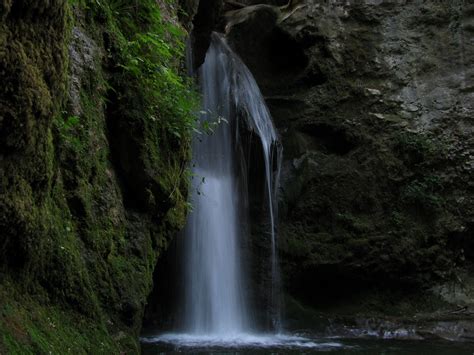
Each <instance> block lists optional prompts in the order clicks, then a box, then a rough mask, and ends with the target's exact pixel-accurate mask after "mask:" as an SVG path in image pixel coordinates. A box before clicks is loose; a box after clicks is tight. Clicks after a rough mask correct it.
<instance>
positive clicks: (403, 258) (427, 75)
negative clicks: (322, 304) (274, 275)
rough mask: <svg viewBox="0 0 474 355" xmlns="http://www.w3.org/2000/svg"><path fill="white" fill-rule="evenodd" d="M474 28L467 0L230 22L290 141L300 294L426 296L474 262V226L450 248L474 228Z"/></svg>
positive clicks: (270, 10) (328, 7) (305, 5)
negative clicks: (409, 292) (394, 290)
mask: <svg viewBox="0 0 474 355" xmlns="http://www.w3.org/2000/svg"><path fill="white" fill-rule="evenodd" d="M252 4H253V2H252ZM278 5H281V4H278ZM472 19H473V15H472V9H471V7H469V5H467V4H465V2H462V1H453V2H449V3H447V2H444V3H439V2H437V3H428V2H425V3H423V4H421V5H420V4H414V3H413V4H412V3H405V2H403V4H402V3H394V2H386V1H364V2H323V1H309V0H307V1H302V2H298V4H297V6H293V7H292V8H291V9H288V8H285V7H277V6H271V4H270V5H269V3H268V2H267V3H266V5H256V6H248V7H246V8H243V9H238V10H234V11H232V12H229V13H228V14H227V20H228V22H227V23H228V26H227V38H228V40H229V42H230V44H231V45H232V46H233V48H234V49H235V50H236V51H237V52H238V53H239V55H240V56H241V57H242V59H243V60H244V61H245V62H246V64H247V65H248V66H249V67H250V69H251V71H252V72H253V73H254V75H255V77H256V78H257V81H258V82H259V85H260V86H261V88H262V90H263V92H264V94H265V95H266V96H267V102H268V105H269V107H270V109H271V111H272V114H273V116H274V119H275V122H276V124H277V126H278V129H279V131H280V134H281V138H282V142H283V145H284V155H285V157H284V158H285V162H284V171H283V181H282V192H281V211H282V213H281V216H280V217H281V222H280V224H281V227H280V251H281V256H282V261H283V274H284V277H285V281H286V285H287V287H288V288H289V290H290V291H291V292H292V293H293V294H295V295H298V296H300V297H302V298H305V299H306V300H307V301H308V302H312V303H317V302H318V301H319V300H320V298H319V296H318V294H320V290H324V292H325V293H327V294H330V295H336V294H337V295H346V297H348V298H350V297H351V296H350V295H351V294H352V293H353V292H357V291H358V290H360V291H361V292H363V289H364V287H366V286H367V285H368V284H370V285H374V286H377V287H382V288H383V287H384V285H391V286H393V285H405V286H406V285H409V286H407V287H410V288H414V289H416V290H423V289H425V288H426V287H429V286H430V285H433V284H434V283H436V282H438V281H439V280H441V279H452V278H453V277H454V275H455V274H456V273H457V272H458V271H457V270H459V269H458V268H459V267H460V268H461V269H462V268H465V267H468V266H469V265H470V264H471V263H473V262H474V258H473V257H472V256H471V255H465V253H464V252H463V250H465V249H464V248H465V247H462V246H461V245H466V244H462V243H467V242H465V240H468V239H469V238H470V237H472V227H468V229H467V232H463V233H464V234H463V235H465V236H469V237H462V238H461V237H460V238H459V239H458V240H463V242H462V243H461V242H460V244H456V243H452V242H450V240H451V239H452V235H455V234H456V233H457V232H455V230H457V227H456V226H458V225H468V226H472V223H473V221H474V209H473V206H474V191H473V189H472V186H473V185H472V184H473V183H472V158H470V156H472V155H473V149H474V139H473V137H474V136H473V135H472V132H473V129H474V124H473V122H472V119H471V117H472V115H473V113H474V96H473V95H474V92H473V90H471V88H472V86H473V81H474V69H473V68H474V62H473V60H474V59H473V58H474V42H473V41H474V38H473V36H472V35H471V32H470V25H469V24H470V23H471V22H472V21H471V20H472ZM453 233H454V234H453ZM328 298H330V297H328ZM333 301H334V300H333Z"/></svg>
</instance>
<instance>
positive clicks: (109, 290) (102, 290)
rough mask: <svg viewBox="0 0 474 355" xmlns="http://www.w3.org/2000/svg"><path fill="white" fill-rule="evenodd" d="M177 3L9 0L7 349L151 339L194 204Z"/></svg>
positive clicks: (0, 104) (1, 115) (2, 280)
mask: <svg viewBox="0 0 474 355" xmlns="http://www.w3.org/2000/svg"><path fill="white" fill-rule="evenodd" d="M177 12H178V5H177V3H175V2H170V1H167V2H156V1H154V0H149V1H148V0H145V1H140V2H134V1H133V2H132V1H129V2H127V1H100V2H99V1H66V0H53V1H44V2H43V1H40V2H36V1H27V0H18V1H13V2H12V1H7V0H5V1H0V82H1V83H2V84H1V88H0V231H1V232H0V334H1V335H0V353H10V352H11V353H18V352H19V353H48V352H49V353H68V352H73V353H89V352H92V353H97V352H100V353H120V352H121V351H127V352H131V353H133V352H138V334H139V331H140V327H141V323H142V317H143V312H144V307H145V303H146V298H147V296H148V294H149V293H150V291H151V288H152V278H153V271H154V267H155V264H156V261H157V258H158V256H159V255H160V253H161V252H162V251H163V250H164V249H165V248H166V247H167V245H168V243H169V241H170V239H171V238H172V237H173V235H174V234H175V233H176V232H177V230H178V229H179V228H181V227H182V225H183V223H184V218H185V214H186V210H187V202H186V196H187V175H186V165H187V158H188V154H189V137H190V134H189V130H190V127H191V125H192V121H193V115H191V114H190V109H191V108H192V106H193V105H192V102H193V100H194V98H193V95H192V93H191V89H190V88H189V87H188V85H187V84H186V83H185V82H184V81H183V80H182V79H180V78H179V76H178V74H179V65H180V61H181V58H182V56H183V54H184V45H183V40H184V34H185V33H184V31H183V30H182V29H181V27H180V25H179V24H178V22H177ZM158 67H159V68H160V69H161V71H158V70H156V69H157V68H158ZM170 152H173V154H170Z"/></svg>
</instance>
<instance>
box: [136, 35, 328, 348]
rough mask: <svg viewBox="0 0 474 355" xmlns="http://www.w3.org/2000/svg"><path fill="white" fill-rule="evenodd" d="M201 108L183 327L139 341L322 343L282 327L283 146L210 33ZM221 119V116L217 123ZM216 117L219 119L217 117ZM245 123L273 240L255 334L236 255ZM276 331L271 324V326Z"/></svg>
mask: <svg viewBox="0 0 474 355" xmlns="http://www.w3.org/2000/svg"><path fill="white" fill-rule="evenodd" d="M199 77H200V80H201V88H202V96H203V110H202V114H201V116H200V121H201V125H202V126H203V127H207V128H210V129H211V130H213V132H212V133H211V134H203V133H201V134H196V135H195V137H194V141H193V175H194V177H193V186H192V196H191V202H192V205H193V210H192V212H191V213H190V214H189V217H188V221H187V225H186V228H185V233H184V235H183V236H182V237H183V243H184V246H185V248H184V249H185V251H184V264H185V265H184V272H185V278H184V281H185V297H184V306H183V307H182V311H183V313H184V325H183V326H182V329H181V330H182V333H169V334H162V335H160V336H158V337H154V336H153V337H147V338H144V339H143V341H144V342H145V343H166V344H173V345H175V346H183V347H191V348H192V347H199V346H203V347H209V346H218V347H222V346H224V347H227V346H231V347H267V348H268V347H279V348H292V347H305V348H308V347H320V346H323V347H324V346H329V347H332V346H335V345H334V344H332V343H328V344H316V343H314V342H313V341H309V340H308V339H304V338H301V337H297V336H296V337H295V336H288V335H283V334H281V333H279V331H280V311H279V308H280V304H279V303H280V301H279V293H280V292H279V289H278V288H279V274H278V260H277V238H276V234H277V233H276V222H277V207H276V204H277V191H278V180H279V175H280V162H281V149H280V145H279V142H278V136H277V133H276V130H275V127H274V125H273V122H272V118H271V116H270V113H269V111H268V108H267V107H266V105H265V101H264V99H263V96H262V94H261V93H260V90H259V88H258V86H257V84H256V82H255V79H254V78H253V76H252V74H251V73H250V71H249V70H248V68H247V67H246V66H245V64H244V63H243V62H242V61H241V60H240V59H239V57H238V56H237V55H235V54H234V53H233V52H232V50H231V49H230V48H229V46H228V45H227V44H226V42H225V40H224V38H223V37H221V36H220V35H218V34H216V33H214V34H212V38H211V44H210V48H209V50H208V52H207V55H206V58H205V62H204V64H203V65H202V67H201V69H200V72H199ZM219 122H220V123H219ZM216 123H218V124H216ZM243 126H245V127H246V128H247V130H250V131H251V132H252V133H253V134H256V135H257V136H258V137H259V140H260V144H261V151H262V153H263V161H264V166H263V170H264V176H265V197H266V205H267V208H266V210H267V211H266V212H267V214H266V215H267V216H268V218H267V219H268V223H266V224H268V234H269V236H270V240H271V245H270V246H269V247H270V248H271V253H270V259H271V260H269V266H270V267H269V269H270V270H271V271H270V272H271V289H270V290H269V292H270V297H269V298H270V301H269V302H268V303H269V304H268V306H269V308H270V309H271V311H270V312H268V313H269V314H270V315H271V321H272V323H273V331H274V333H273V335H272V334H270V335H269V334H266V335H262V334H260V335H259V334H256V333H255V329H256V326H255V324H254V320H253V319H252V317H251V313H252V312H251V311H250V309H249V308H250V305H249V302H248V300H247V292H245V290H246V288H247V287H248V286H249V285H248V284H247V277H246V275H245V272H244V270H245V268H244V265H242V264H241V261H242V260H243V259H244V258H242V257H241V255H240V254H241V248H242V242H243V240H244V239H245V237H246V233H247V231H246V228H245V227H246V225H247V223H248V221H247V216H248V211H246V208H248V205H247V203H246V202H247V194H248V190H247V186H246V184H245V180H246V175H247V171H246V166H247V163H246V162H245V159H244V157H243V153H242V152H243V150H244V149H242V144H243V139H242V138H243V137H241V136H240V132H241V129H240V128H242V127H243ZM275 331H276V332H275Z"/></svg>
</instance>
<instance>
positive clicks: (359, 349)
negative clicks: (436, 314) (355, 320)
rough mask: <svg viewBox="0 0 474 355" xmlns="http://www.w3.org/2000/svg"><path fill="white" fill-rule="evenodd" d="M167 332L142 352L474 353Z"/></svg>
mask: <svg viewBox="0 0 474 355" xmlns="http://www.w3.org/2000/svg"><path fill="white" fill-rule="evenodd" d="M186 337H187V336H186V335H177V334H174V335H173V334H170V335H169V336H167V335H165V336H164V338H161V337H158V338H145V339H143V343H142V352H143V354H146V355H152V354H153V355H156V354H181V353H186V354H333V355H339V354H349V355H350V354H354V355H356V354H367V355H372V354H374V355H375V354H417V355H418V354H419V355H425V354H426V355H445V354H447V355H451V354H452V355H454V354H456V355H464V354H465V355H474V343H458V342H448V341H437V340H433V341H426V340H423V341H418V340H416V341H415V340H394V339H335V338H330V339H321V338H317V339H315V338H308V337H305V338H303V337H299V336H282V337H279V336H276V337H275V336H267V337H265V336H263V337H256V338H252V337H253V336H249V337H250V339H249V338H246V339H233V340H229V339H226V340H224V341H220V340H216V339H207V338H206V339H197V338H196V337H192V338H186Z"/></svg>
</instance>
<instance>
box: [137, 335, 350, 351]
mask: <svg viewBox="0 0 474 355" xmlns="http://www.w3.org/2000/svg"><path fill="white" fill-rule="evenodd" d="M142 342H143V343H148V344H150V343H155V344H164V345H165V344H166V345H172V346H174V347H175V348H177V349H180V348H195V349H196V348H201V349H204V348H225V349H258V348H260V349H282V350H283V349H288V350H290V349H293V350H294V349H316V348H318V349H321V350H322V349H327V350H329V349H333V348H341V347H343V345H342V344H340V343H336V342H317V341H314V340H310V339H307V338H304V337H301V336H297V335H286V334H223V335H196V334H183V333H167V334H161V335H157V336H148V337H144V338H142Z"/></svg>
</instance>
